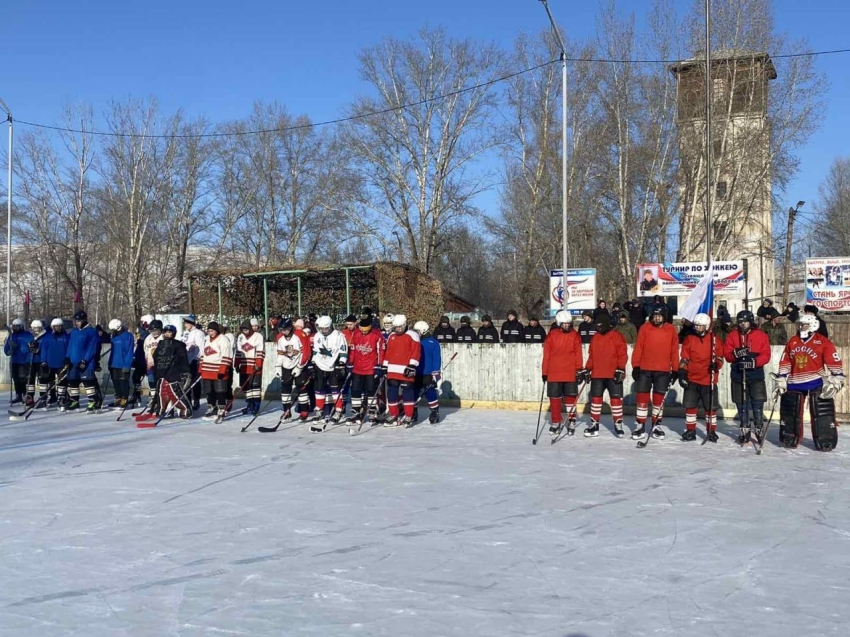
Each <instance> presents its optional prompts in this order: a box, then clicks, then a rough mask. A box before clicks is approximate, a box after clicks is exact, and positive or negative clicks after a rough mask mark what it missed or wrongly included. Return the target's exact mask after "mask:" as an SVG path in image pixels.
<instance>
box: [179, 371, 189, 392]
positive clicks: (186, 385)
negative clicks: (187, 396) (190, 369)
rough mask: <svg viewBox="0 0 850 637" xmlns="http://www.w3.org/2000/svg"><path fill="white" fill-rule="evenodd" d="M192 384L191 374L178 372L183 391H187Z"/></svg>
mask: <svg viewBox="0 0 850 637" xmlns="http://www.w3.org/2000/svg"><path fill="white" fill-rule="evenodd" d="M191 385H192V374H180V386H181V387H182V388H183V391H184V392H186V391H189V387H190V386H191Z"/></svg>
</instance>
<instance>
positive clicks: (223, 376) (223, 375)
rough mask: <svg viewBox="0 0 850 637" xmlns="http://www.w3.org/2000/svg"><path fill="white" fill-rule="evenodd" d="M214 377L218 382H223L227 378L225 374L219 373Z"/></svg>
mask: <svg viewBox="0 0 850 637" xmlns="http://www.w3.org/2000/svg"><path fill="white" fill-rule="evenodd" d="M215 377H216V378H218V379H219V380H224V379H225V378H227V374H224V373H222V372H219V373H218V374H216V376H215Z"/></svg>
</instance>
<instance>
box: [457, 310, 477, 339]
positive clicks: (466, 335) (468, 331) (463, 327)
mask: <svg viewBox="0 0 850 637" xmlns="http://www.w3.org/2000/svg"><path fill="white" fill-rule="evenodd" d="M456 337H457V342H458V343H477V342H478V335H477V334H476V333H475V330H474V329H472V326H471V325H470V324H469V317H468V316H461V317H460V327H459V328H457V334H456Z"/></svg>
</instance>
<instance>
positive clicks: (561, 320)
mask: <svg viewBox="0 0 850 637" xmlns="http://www.w3.org/2000/svg"><path fill="white" fill-rule="evenodd" d="M572 324H573V317H572V315H571V314H570V313H569V312H567V311H566V310H560V311H559V312H558V313H557V314H555V325H558V326H560V325H570V326H572Z"/></svg>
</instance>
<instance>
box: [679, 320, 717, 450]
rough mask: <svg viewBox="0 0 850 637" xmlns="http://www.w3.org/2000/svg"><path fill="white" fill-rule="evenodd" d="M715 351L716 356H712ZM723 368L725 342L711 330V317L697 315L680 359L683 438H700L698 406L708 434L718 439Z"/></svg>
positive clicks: (686, 338)
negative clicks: (720, 383)
mask: <svg viewBox="0 0 850 637" xmlns="http://www.w3.org/2000/svg"><path fill="white" fill-rule="evenodd" d="M712 354H713V356H714V357H713V358H712ZM722 367H723V343H721V342H720V339H718V338H717V336H716V335H715V334H712V332H711V317H710V316H709V315H708V314H704V313H700V314H697V315H696V316H695V317H694V321H693V331H692V332H691V333H690V334H688V335H687V336H686V337H685V340H684V341H683V342H682V352H681V358H680V360H679V384H680V385H681V386H682V389H684V390H685V394H684V397H683V398H682V403H683V404H684V405H685V433H683V434H682V440H684V441H685V442H690V441H692V440H696V439H697V408H698V407H699V406H700V404H702V408H703V409H704V410H705V436H706V439H707V440H708V441H709V442H717V401H718V395H717V381H718V379H719V378H720V369H721V368H722Z"/></svg>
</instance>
